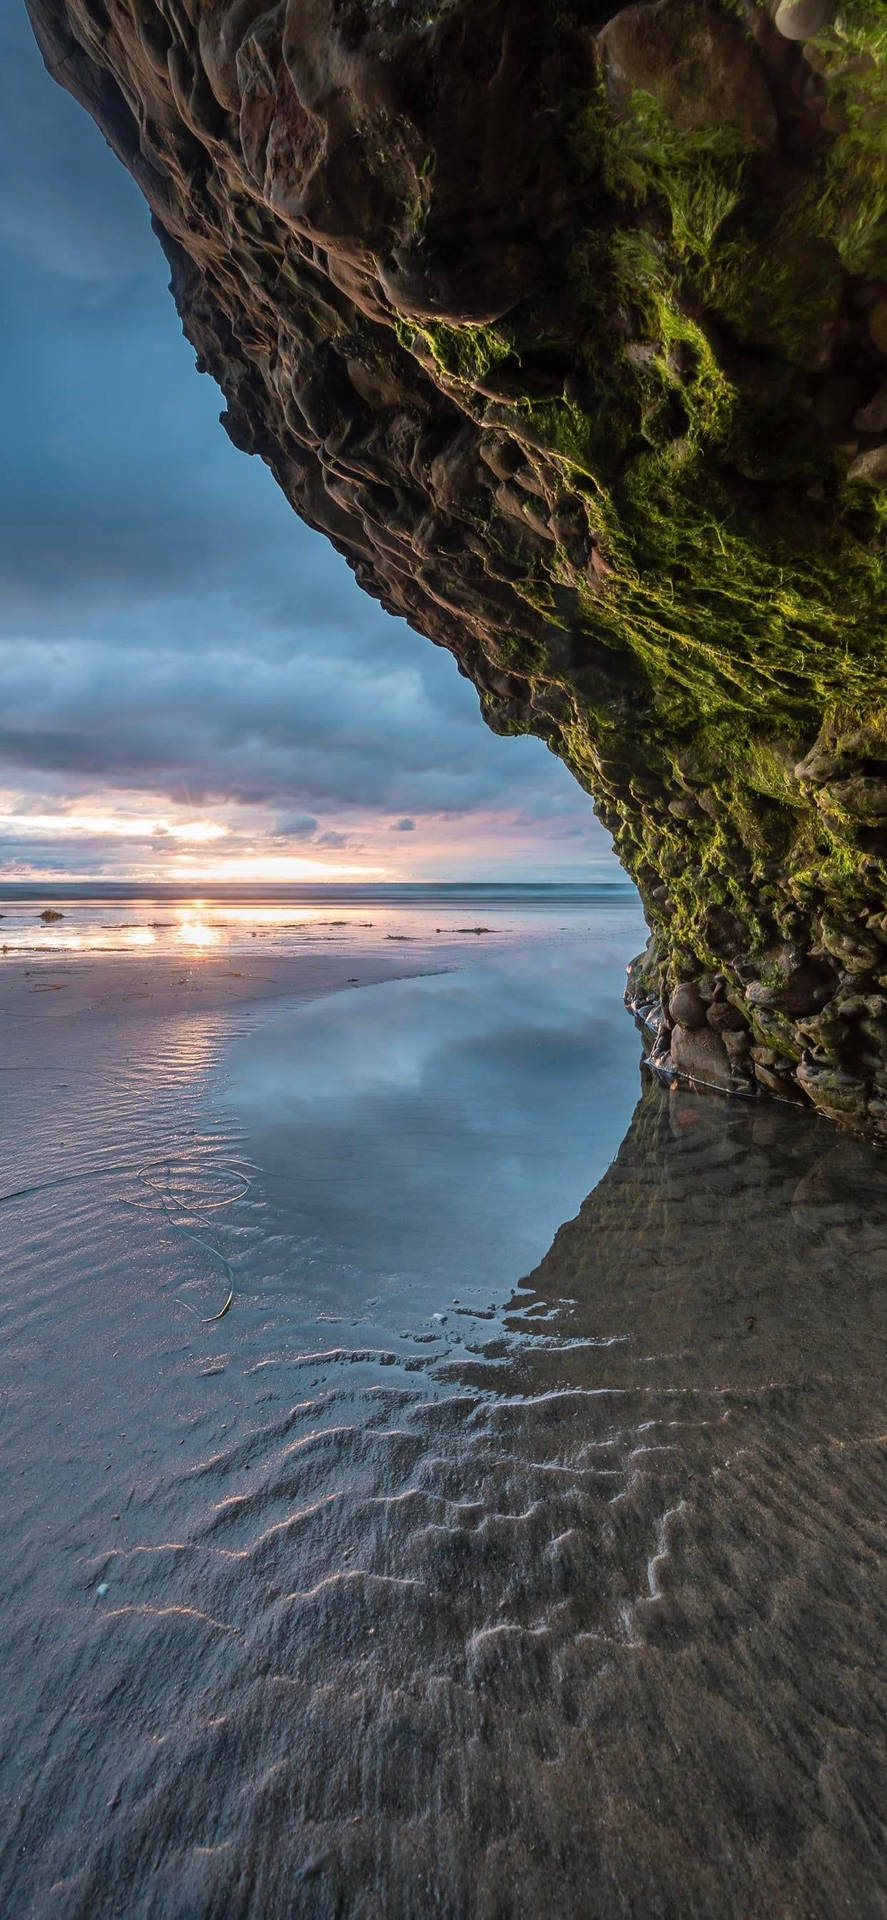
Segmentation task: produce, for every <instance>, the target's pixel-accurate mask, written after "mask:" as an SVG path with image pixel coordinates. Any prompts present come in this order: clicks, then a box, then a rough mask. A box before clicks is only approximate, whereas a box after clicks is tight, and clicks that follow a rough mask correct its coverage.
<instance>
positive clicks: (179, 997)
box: [0, 942, 451, 1066]
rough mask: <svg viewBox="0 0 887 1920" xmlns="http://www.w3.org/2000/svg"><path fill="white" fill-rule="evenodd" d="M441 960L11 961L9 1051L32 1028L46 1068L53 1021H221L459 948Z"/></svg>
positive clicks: (172, 957) (3, 1003)
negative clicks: (226, 1012) (254, 1006)
mask: <svg viewBox="0 0 887 1920" xmlns="http://www.w3.org/2000/svg"><path fill="white" fill-rule="evenodd" d="M441 952H442V954H443V958H441V957H440V953H438V954H433V953H432V952H431V951H430V949H428V948H427V947H426V946H424V945H423V948H422V953H421V957H420V958H419V959H417V960H416V961H415V963H413V961H412V959H411V958H408V957H405V956H404V955H403V953H402V952H401V953H398V954H396V955H392V953H391V950H390V948H389V949H388V951H387V952H386V950H385V947H384V946H382V945H380V944H379V943H378V942H376V943H373V944H370V943H368V942H365V943H363V944H362V945H361V946H360V947H359V948H358V947H355V948H354V949H353V950H347V949H346V950H341V951H330V950H329V949H321V950H319V951H318V950H316V949H315V950H314V951H312V950H311V949H310V948H309V949H306V950H304V951H302V952H299V953H294V954H268V953H261V954H256V955H252V954H251V953H249V952H245V953H244V952H242V951H240V952H238V951H236V950H232V951H226V952H224V953H218V954H217V953H201V954H197V955H193V954H187V955H184V956H179V955H177V954H152V955H151V956H150V958H149V959H147V960H146V958H145V956H144V954H137V953H132V954H129V953H126V954H100V955H96V956H95V957H90V956H88V955H86V954H74V955H63V956H62V957H60V958H59V957H56V956H55V955H52V956H50V955H39V956H30V957H28V958H26V959H22V957H21V956H20V955H7V956H6V958H5V959H4V960H3V961H2V962H0V1044H2V1036H3V1033H4V1029H5V1030H6V1032H7V1033H8V1034H11V1033H12V1031H13V1029H14V1028H20V1027H21V1023H22V1022H24V1021H28V1022H30V1023H31V1024H30V1027H29V1036H28V1047H29V1049H30V1050H31V1051H30V1054H29V1057H30V1060H31V1064H32V1065H34V1066H38V1065H39V1064H40V1054H41V1052H42V1050H43V1048H44V1045H46V1046H49V1044H50V1043H49V1041H48V1039H47V1040H46V1041H44V1034H45V1032H46V1031H47V1030H46V1027H45V1022H46V1021H47V1020H49V1019H52V1018H53V1017H56V1018H59V1019H61V1020H62V1021H63V1022H65V1021H78V1020H80V1019H82V1018H84V1017H94V1016H100V1017H102V1018H105V1019H119V1018H120V1017H122V1016H123V1015H125V1014H126V1013H127V1012H132V1013H134V1014H139V1013H152V1014H159V1015H161V1016H166V1015H170V1014H175V1013H179V1012H193V1011H199V1012H216V1011H218V1010H219V1009H222V1008H226V1007H236V1006H239V1005H242V1004H245V1003H249V1002H251V1001H258V1000H272V999H275V998H280V997H283V996H286V997H288V998H291V999H293V1000H310V999H314V998H316V997H317V996H318V995H320V994H324V993H337V992H339V991H340V990H341V989H342V988H343V987H345V986H347V985H349V984H354V985H356V986H370V985H373V984H375V983H377V982H378V981H381V980H391V979H400V978H402V977H403V976H404V975H407V974H410V973H411V972H414V971H415V972H424V971H426V970H428V969H430V970H437V968H439V967H441V966H446V965H447V964H450V963H451V959H450V954H449V949H448V948H447V949H441ZM17 1054H18V1048H17Z"/></svg>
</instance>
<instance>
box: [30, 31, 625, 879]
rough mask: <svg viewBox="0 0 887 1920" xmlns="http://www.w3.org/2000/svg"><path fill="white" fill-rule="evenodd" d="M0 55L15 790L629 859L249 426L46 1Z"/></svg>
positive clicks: (284, 825)
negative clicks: (208, 364) (181, 309)
mask: <svg viewBox="0 0 887 1920" xmlns="http://www.w3.org/2000/svg"><path fill="white" fill-rule="evenodd" d="M0 58H2V61H3V71H4V77H5V80H6V109H5V116H4V119H3V121H2V124H0V160H2V163H3V164H0V242H2V245H3V252H4V273H3V278H2V287H0V325H2V328H3V339H4V354H3V373H4V379H5V388H6V391H5V397H4V460H3V463H2V468H0V634H2V635H3V636H4V639H5V644H4V646H3V648H2V654H0V715H2V721H0V786H2V787H5V788H6V789H8V790H10V791H13V790H14V791H15V792H17V793H22V794H26V795H33V794H34V793H36V792H39V793H41V794H43V795H45V796H48V797H49V798H48V801H47V804H49V801H51V802H52V804H53V805H56V806H57V805H58V804H59V802H60V801H61V802H64V801H65V800H66V799H67V800H71V799H74V798H76V796H77V795H78V794H80V793H84V792H92V793H95V792H97V791H99V790H101V789H104V790H110V789H114V790H116V791H118V792H119V791H123V792H132V793H137V792H143V791H145V792H152V793H155V794H162V795H166V796H168V797H169V799H170V801H171V802H174V803H178V804H186V805H188V806H199V805H201V804H203V803H204V802H211V803H213V804H216V803H219V802H223V803H230V804H232V805H236V806H239V807H242V808H251V807H252V808H256V809H263V808H267V809H270V810H271V811H270V812H269V814H268V817H267V819H266V820H265V822H264V827H263V831H264V833H265V835H266V837H269V836H270V837H271V838H273V839H274V840H275V841H278V840H284V839H286V838H287V837H293V838H295V839H296V840H299V841H301V842H307V841H311V842H312V843H313V844H314V845H316V846H325V847H332V846H339V845H345V844H352V842H351V841H350V838H349V835H350V823H349V816H350V814H351V813H353V812H354V811H355V810H357V811H359V812H360V814H361V818H362V821H363V822H365V820H366V817H367V815H368V813H371V812H372V811H373V810H376V811H377V812H378V814H379V825H380V827H381V828H383V829H384V830H385V831H386V832H387V831H388V830H389V827H388V822H389V819H390V816H391V815H394V816H396V818H395V820H394V824H393V826H392V827H391V829H390V830H391V831H393V832H397V833H401V834H404V835H405V834H407V833H411V832H415V834H416V839H415V841H414V842H413V843H411V846H410V854H411V857H412V858H414V859H415V858H417V857H418V856H419V855H420V853H421V830H422V826H423V822H425V821H426V820H427V819H429V818H430V817H432V816H433V817H434V818H435V819H437V820H441V819H445V818H447V817H449V818H451V819H459V818H463V819H464V818H470V817H471V816H472V814H475V815H476V816H477V819H478V823H479V832H481V831H482V820H483V816H484V814H485V813H489V811H490V810H493V811H498V812H499V813H500V814H501V813H503V812H504V811H510V813H511V814H512V815H513V816H514V818H515V819H518V818H519V820H520V822H521V832H522V834H523V836H524V840H525V841H526V839H527V837H528V836H529V837H530V838H533V837H534V836H535V838H536V841H537V844H538V850H539V858H540V860H541V861H543V862H544V860H545V847H546V843H547V841H548V839H549V838H551V839H557V840H560V841H561V842H562V844H563V845H564V846H565V847H569V849H570V853H569V860H570V862H571V864H572V865H573V866H574V867H575V868H576V870H577V871H580V872H581V871H582V869H583V867H584V866H585V865H586V863H587V860H588V858H589V857H590V856H591V857H594V858H595V859H597V860H600V859H601V858H604V859H606V857H607V844H608V843H607V842H606V839H605V836H604V835H603V834H602V832H601V830H600V829H598V828H597V827H596V825H595V823H594V820H593V817H592V815H591V811H590V808H589V806H588V802H587V800H586V799H585V798H584V796H583V795H582V794H581V793H580V792H579V789H578V788H577V787H576V786H575V785H574V784H573V783H572V782H571V780H570V779H569V776H568V775H567V774H566V773H565V771H564V770H563V768H561V767H560V766H559V765H558V764H557V763H556V762H555V761H554V760H553V759H552V758H551V756H550V755H549V754H548V753H547V752H546V750H545V748H544V747H543V746H542V745H541V743H539V742H538V741H530V740H521V741H504V740H500V739H497V738H495V737H494V736H493V735H492V734H490V733H489V732H488V731H487V730H486V729H485V728H484V727H483V725H482V723H481V721H480V718H479V714H478V706H477V697H476V695H475V693H474V691H473V689H472V688H471V687H470V686H469V685H468V684H467V683H466V682H465V681H464V680H462V679H461V678H460V676H459V675H458V674H457V672H456V669H455V666H454V663H453V662H452V660H451V659H450V658H449V656H448V655H446V654H445V653H442V652H441V651H440V650H438V649H436V648H433V647H431V646H430V645H428V643H427V642H424V641H422V640H421V639H419V637H418V636H416V635H415V634H413V633H412V632H410V631H409V630H408V629H407V627H406V626H405V625H404V624H403V623H402V622H400V621H397V620H392V619H390V618H389V617H388V616H387V615H385V614H383V613H382V611H381V610H380V608H379V607H378V606H377V605H376V604H375V603H374V602H372V601H371V600H369V599H368V598H367V597H366V596H364V595H363V594H361V593H360V592H359V590H358V588H357V587H356V585H355V583H354V581H353V579H352V577H351V575H350V573H349V571H348V569H347V567H346V566H345V564H344V562H343V561H342V560H341V559H340V558H339V557H338V556H337V555H336V554H335V553H334V552H333V550H332V549H331V548H330V547H329V546H328V545H327V544H326V543H325V542H324V541H323V540H322V539H320V538H319V537H318V536H317V535H316V534H314V533H312V532H310V531H309V530H308V529H307V528H305V527H304V526H302V525H301V523H300V522H299V521H298V520H297V519H296V517H295V516H294V515H293V514H292V512H291V511H290V509H289V507H288V506H287V504H286V502H285V501H284V499H283V497H282V495H281V494H280V493H279V492H278V490H277V488H276V487H275V486H274V483H273V481H272V480H271V477H270V475H269V474H268V472H267V470H266V469H265V468H264V467H263V466H262V465H261V463H260V462H258V461H256V460H248V459H246V458H245V457H244V456H243V455H242V454H240V453H237V452H236V451H235V450H234V448H233V447H232V446H231V445H230V443H229V442H228V441H227V439H226V437H225V435H224V433H223V431H222V429H221V427H220V426H219V424H218V413H219V409H220V405H221V396H220V394H219V392H218V390H217V389H216V387H215V386H214V385H213V383H212V382H211V381H210V380H209V379H207V378H205V377H203V378H201V377H199V376H198V375H197V374H196V372H195V369H194V360H193V354H192V352H191V349H190V348H189V347H188V345H187V343H186V342H185V341H184V340H183V339H182V337H181V334H180V330H179V326H178V321H177V319H176V315H175V311H174V308H173V306H172V302H171V300H170V298H169V295H168V293H167V291H166V279H167V272H166V266H165V262H164V260H163V257H162V255H161V253H160V250H159V248H158V246H157V243H156V241H155V239H154V237H153V235H152V234H151V232H150V227H149V224H148V216H147V212H146V209H145V207H144V205H143V203H142V201H141V198H140V196H139V194H138V192H137V191H136V189H135V187H134V185H133V184H132V182H131V181H130V180H129V179H128V178H127V176H126V174H125V173H124V171H123V169H122V168H121V167H119V165H118V164H117V162H116V161H115V160H114V159H113V157H112V156H111V154H110V153H109V152H108V150H107V148H106V147H105V144H104V142H103V140H102V138H101V136H100V135H99V134H98V132H97V130H96V129H95V128H94V127H93V126H92V124H91V122H90V121H89V120H88V118H87V117H86V115H85V114H83V112H82V111H81V110H80V108H78V107H77V106H76V105H75V103H74V102H73V101H72V100H70V99H69V98H68V96H67V95H66V94H64V93H63V92H62V91H61V90H60V89H59V88H58V87H56V86H55V85H54V84H53V83H52V82H51V81H50V80H49V78H48V76H47V75H46V74H45V73H44V70H43V67H42V63H41V61H40V58H39V55H38V53H37V50H36V47H35V45H34V44H33V41H32V39H31V36H30V31H29V28H28V24H27V20H26V17H25V15H24V12H23V10H22V11H21V12H19V10H17V9H13V10H9V9H8V10H6V13H5V14H4V18H3V20H2V22H0ZM487 851H488V852H489V849H487ZM77 857H78V858H79V856H77Z"/></svg>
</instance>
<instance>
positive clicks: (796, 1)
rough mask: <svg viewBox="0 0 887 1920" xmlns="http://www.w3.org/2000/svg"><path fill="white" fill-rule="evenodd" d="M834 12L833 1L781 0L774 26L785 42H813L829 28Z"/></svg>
mask: <svg viewBox="0 0 887 1920" xmlns="http://www.w3.org/2000/svg"><path fill="white" fill-rule="evenodd" d="M834 11H835V9H834V5H833V0H781V5H780V6H778V7H777V9H776V14H775V17H774V25H775V26H776V29H777V31H778V32H779V33H781V34H782V36H783V39H785V40H812V39H813V37H814V35H815V34H817V33H821V32H822V29H823V27H827V26H828V23H829V21H830V20H831V17H832V15H833V13H834Z"/></svg>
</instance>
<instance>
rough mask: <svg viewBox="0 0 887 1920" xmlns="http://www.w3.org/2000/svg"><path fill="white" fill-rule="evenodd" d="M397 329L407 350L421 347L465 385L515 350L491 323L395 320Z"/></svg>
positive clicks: (439, 365) (444, 372) (412, 351)
mask: <svg viewBox="0 0 887 1920" xmlns="http://www.w3.org/2000/svg"><path fill="white" fill-rule="evenodd" d="M396 332H397V337H398V340H399V341H400V344H401V346H402V347H406V349H407V352H408V353H415V352H416V351H417V349H420V350H421V349H422V348H424V350H425V352H426V354H429V355H430V357H431V359H432V360H433V361H434V362H435V364H436V366H438V367H439V368H440V370H441V372H442V373H443V374H445V375H447V376H448V377H449V378H450V379H452V380H458V381H461V382H463V383H464V384H465V385H466V386H468V387H470V386H472V385H473V384H474V383H475V382H476V381H478V380H483V379H484V378H485V376H486V375H487V374H488V373H490V372H491V370H492V368H493V367H495V366H497V365H498V364H499V362H500V361H502V360H507V359H509V357H510V356H511V355H512V353H513V351H514V348H513V345H512V342H511V341H510V340H509V339H508V337H507V335H506V334H505V333H504V332H503V331H501V330H500V329H498V328H496V327H491V326H469V325H467V324H466V325H464V326H451V325H449V324H448V323H447V322H445V321H443V320H423V321H421V322H418V321H415V320H406V319H398V321H397V322H396Z"/></svg>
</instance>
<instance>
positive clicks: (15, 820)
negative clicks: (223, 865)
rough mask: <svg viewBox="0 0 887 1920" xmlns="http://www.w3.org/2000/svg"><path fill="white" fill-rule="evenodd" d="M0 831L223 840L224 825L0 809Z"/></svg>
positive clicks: (84, 836) (26, 834)
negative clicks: (3, 811)
mask: <svg viewBox="0 0 887 1920" xmlns="http://www.w3.org/2000/svg"><path fill="white" fill-rule="evenodd" d="M0 833H5V834H14V835H20V836H22V837H24V838H30V837H31V836H32V835H33V836H34V837H36V838H41V839H42V838H43V837H44V836H48V837H55V836H56V835H59V836H62V837H66V838H67V837H73V838H74V839H78V840H80V839H99V840H105V839H113V840H157V839H170V840H183V841H187V842H188V843H189V844H197V845H200V844H203V843H205V842H207V841H211V840H223V839H224V838H225V835H226V834H227V833H228V828H227V827H226V826H224V825H223V824H222V823H221V821H218V820H165V819H158V818H156V817H152V818H150V819H144V818H141V817H140V816H139V815H138V814H126V813H123V814H121V813H100V812H94V813H0Z"/></svg>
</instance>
